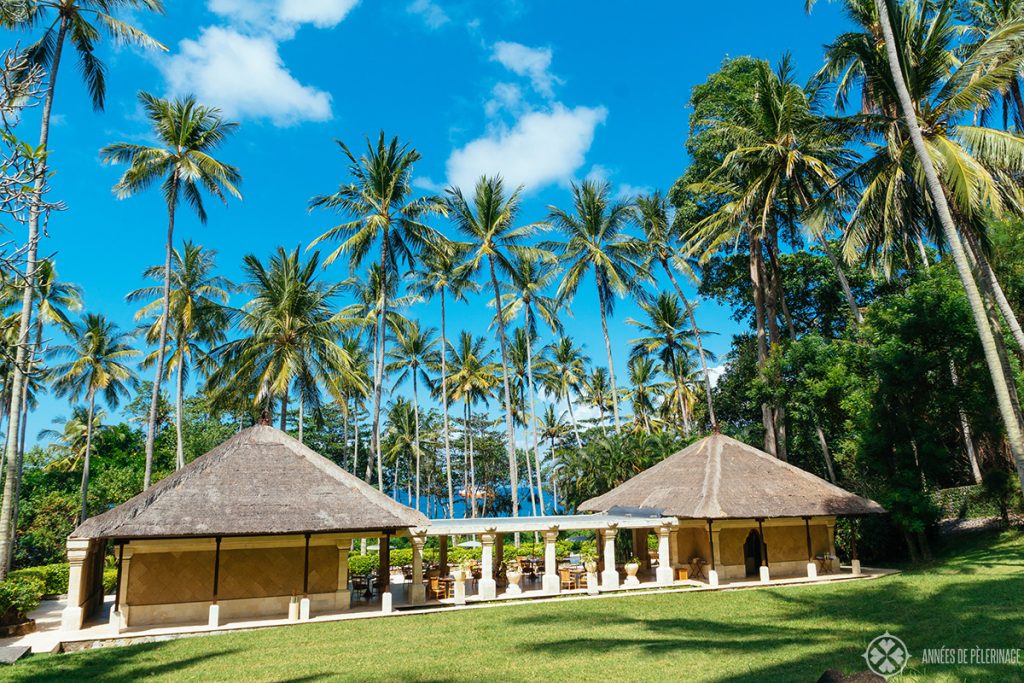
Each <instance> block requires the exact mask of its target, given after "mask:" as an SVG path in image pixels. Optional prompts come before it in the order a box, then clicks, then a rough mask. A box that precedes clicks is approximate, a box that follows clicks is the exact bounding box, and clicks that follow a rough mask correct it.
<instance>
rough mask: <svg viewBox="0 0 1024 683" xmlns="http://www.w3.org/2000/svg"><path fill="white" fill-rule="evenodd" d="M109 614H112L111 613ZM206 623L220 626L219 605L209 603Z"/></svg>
mask: <svg viewBox="0 0 1024 683" xmlns="http://www.w3.org/2000/svg"><path fill="white" fill-rule="evenodd" d="M110 616H114V615H113V614H111V615H110ZM208 623H209V625H210V628H217V627H218V626H220V605H217V604H213V605H210V620H209V622H208Z"/></svg>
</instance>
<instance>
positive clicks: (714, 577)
mask: <svg viewBox="0 0 1024 683" xmlns="http://www.w3.org/2000/svg"><path fill="white" fill-rule="evenodd" d="M708 585H709V586H711V587H712V588H718V572H717V571H715V570H714V569H709V570H708Z"/></svg>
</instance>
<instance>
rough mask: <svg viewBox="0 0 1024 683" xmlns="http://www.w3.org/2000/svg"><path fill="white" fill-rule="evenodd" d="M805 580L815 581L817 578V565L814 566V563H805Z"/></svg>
mask: <svg viewBox="0 0 1024 683" xmlns="http://www.w3.org/2000/svg"><path fill="white" fill-rule="evenodd" d="M807 578H808V579H816V578H818V565H816V564H815V563H814V562H808V563H807Z"/></svg>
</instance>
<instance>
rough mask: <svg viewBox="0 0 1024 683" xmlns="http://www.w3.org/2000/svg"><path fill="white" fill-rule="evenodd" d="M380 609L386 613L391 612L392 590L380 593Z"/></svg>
mask: <svg viewBox="0 0 1024 683" xmlns="http://www.w3.org/2000/svg"><path fill="white" fill-rule="evenodd" d="M380 611H381V612H383V613H384V614H391V611H392V606H391V591H388V592H386V593H381V594H380Z"/></svg>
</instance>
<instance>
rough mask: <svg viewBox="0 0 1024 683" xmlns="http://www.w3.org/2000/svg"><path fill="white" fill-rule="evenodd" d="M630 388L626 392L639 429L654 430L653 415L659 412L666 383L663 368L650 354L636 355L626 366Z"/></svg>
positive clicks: (649, 431) (636, 426)
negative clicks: (662, 372)
mask: <svg viewBox="0 0 1024 683" xmlns="http://www.w3.org/2000/svg"><path fill="white" fill-rule="evenodd" d="M626 367H627V370H628V372H629V385H630V389H629V391H628V392H627V393H626V398H627V399H628V400H629V402H630V405H631V406H632V409H633V423H634V425H635V428H636V429H637V430H641V431H644V432H647V433H651V432H653V431H654V421H653V416H654V414H655V412H657V408H658V406H657V404H658V401H659V400H661V398H662V396H663V394H664V389H665V385H666V383H665V382H664V381H663V380H662V379H661V377H660V373H661V368H660V366H659V365H658V363H656V362H655V361H654V359H653V358H650V357H648V356H634V357H632V358H630V359H629V364H628V365H627V366H626Z"/></svg>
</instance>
